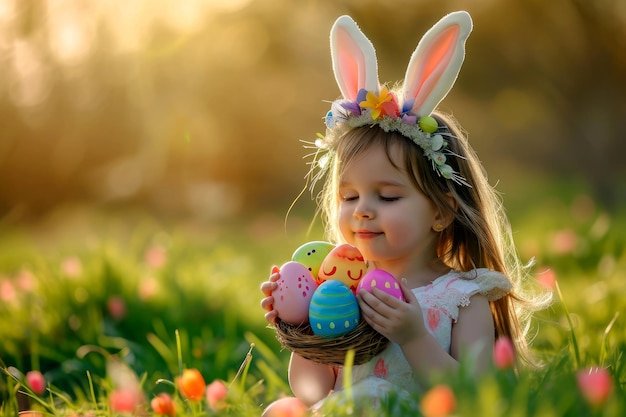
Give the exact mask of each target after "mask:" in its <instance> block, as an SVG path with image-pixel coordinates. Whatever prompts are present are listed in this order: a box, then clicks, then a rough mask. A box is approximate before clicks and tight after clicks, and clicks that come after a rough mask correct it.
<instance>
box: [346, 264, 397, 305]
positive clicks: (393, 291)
mask: <svg viewBox="0 0 626 417" xmlns="http://www.w3.org/2000/svg"><path fill="white" fill-rule="evenodd" d="M361 288H362V289H364V290H366V291H372V288H378V289H380V290H381V291H384V292H386V293H387V294H389V295H392V296H394V297H396V298H397V299H398V300H402V301H405V299H404V295H403V294H402V289H401V288H400V283H399V282H398V280H397V279H396V278H395V277H394V276H393V275H392V274H390V273H389V272H387V271H383V270H382V269H373V270H371V271H369V272H368V273H367V274H365V276H364V277H363V279H361V281H360V282H359V285H358V287H357V292H359V291H360V290H361Z"/></svg>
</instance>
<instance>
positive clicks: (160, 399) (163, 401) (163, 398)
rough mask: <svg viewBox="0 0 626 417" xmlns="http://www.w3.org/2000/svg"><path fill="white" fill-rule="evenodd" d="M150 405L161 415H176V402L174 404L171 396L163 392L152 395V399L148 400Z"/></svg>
mask: <svg viewBox="0 0 626 417" xmlns="http://www.w3.org/2000/svg"><path fill="white" fill-rule="evenodd" d="M150 405H151V406H152V410H154V412H155V413H157V414H160V415H162V416H170V417H173V416H175V415H176V404H174V401H173V400H172V397H170V395H169V394H166V393H164V392H162V393H161V394H159V395H157V396H156V397H154V398H153V399H152V401H150Z"/></svg>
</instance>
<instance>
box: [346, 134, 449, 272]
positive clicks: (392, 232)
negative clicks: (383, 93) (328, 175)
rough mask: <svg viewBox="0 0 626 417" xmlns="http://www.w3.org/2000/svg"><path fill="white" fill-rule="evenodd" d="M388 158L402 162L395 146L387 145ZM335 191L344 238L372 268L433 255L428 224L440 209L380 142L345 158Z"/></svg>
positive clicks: (434, 240)
mask: <svg viewBox="0 0 626 417" xmlns="http://www.w3.org/2000/svg"><path fill="white" fill-rule="evenodd" d="M390 157H391V159H392V161H393V163H394V164H395V165H396V166H398V167H402V166H403V164H402V161H403V159H402V155H401V151H400V149H399V147H398V146H397V145H392V147H391V149H390ZM338 191H339V195H338V198H339V229H340V231H341V234H342V236H343V238H344V239H345V240H346V242H347V243H350V244H351V245H353V246H356V247H357V248H358V249H359V250H360V251H361V253H362V254H363V256H364V257H365V259H367V260H369V261H372V262H374V263H375V264H376V267H377V268H383V269H384V266H385V265H389V263H397V262H404V263H405V265H407V263H408V262H420V261H419V260H422V264H423V265H425V264H426V263H427V262H430V261H431V260H432V259H434V258H435V257H436V244H437V233H435V232H434V231H433V230H432V227H433V225H434V224H435V223H437V222H440V215H439V212H438V210H437V209H436V207H435V205H434V204H433V202H432V201H431V200H430V199H428V198H427V197H426V196H425V195H424V194H422V193H421V192H420V191H419V190H418V189H416V188H415V186H414V185H413V184H412V183H411V180H410V179H409V177H408V175H407V173H406V172H405V171H404V169H402V170H399V169H398V168H396V167H395V166H394V165H393V164H392V163H391V162H390V161H389V158H388V157H387V154H386V152H385V149H384V147H383V145H378V144H377V145H373V146H371V147H369V148H368V149H366V150H365V151H363V152H362V153H361V154H360V155H357V156H356V157H355V158H354V159H353V160H352V161H351V162H350V163H349V165H348V166H347V167H346V168H345V170H344V172H343V175H342V177H341V178H340V181H339V189H338ZM390 269H391V268H390Z"/></svg>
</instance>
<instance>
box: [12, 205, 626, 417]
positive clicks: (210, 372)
mask: <svg viewBox="0 0 626 417" xmlns="http://www.w3.org/2000/svg"><path fill="white" fill-rule="evenodd" d="M511 219H512V223H513V229H514V230H515V237H516V241H517V243H518V247H519V250H520V253H521V255H522V257H523V258H524V259H531V258H534V260H535V266H534V267H533V276H534V278H533V279H536V281H537V282H536V283H535V284H537V286H538V287H539V288H542V289H543V290H544V291H548V292H552V293H553V298H554V302H553V304H552V306H551V307H550V308H548V309H546V310H544V311H541V312H539V313H537V314H536V316H535V318H534V320H533V321H532V328H531V334H532V335H533V338H534V341H533V347H534V350H535V352H536V353H537V355H538V356H539V357H540V358H541V359H542V360H543V362H544V366H543V367H542V368H540V369H538V370H527V369H522V370H520V371H519V372H514V371H513V369H512V368H511V364H512V362H513V360H514V352H513V351H512V350H511V349H510V348H509V347H508V346H507V344H506V342H507V341H506V340H501V341H499V344H498V346H497V348H496V350H495V352H496V354H495V357H494V367H493V372H490V373H489V374H488V375H486V376H485V377H484V378H482V379H481V380H478V381H475V380H472V379H471V378H470V377H469V376H468V372H467V369H461V370H460V371H459V373H458V374H457V375H440V376H437V377H434V380H433V387H432V389H431V390H430V391H428V392H427V393H425V394H424V395H423V396H422V397H421V398H419V402H420V404H421V409H420V412H421V413H422V414H423V415H424V416H427V417H430V416H445V415H450V416H519V417H523V416H555V417H556V416H622V415H626V395H625V385H626V358H624V352H625V351H626V325H625V322H626V312H625V306H626V298H625V297H624V294H626V279H625V278H626V276H625V275H626V272H625V271H626V255H625V254H624V253H625V250H624V249H625V247H626V236H624V234H623V230H625V226H626V224H625V223H626V218H624V216H619V215H610V214H608V213H606V212H604V211H603V210H601V209H599V208H598V207H597V206H596V205H595V204H594V202H593V200H592V199H591V198H589V197H588V196H586V195H584V194H575V193H573V194H572V195H571V196H564V197H562V198H560V199H558V198H551V199H545V200H543V202H542V203H540V204H534V205H532V206H530V205H529V206H528V207H525V206H521V205H517V206H515V207H514V210H513V211H512V212H511ZM287 223H288V224H289V227H287V230H289V232H286V231H285V225H284V219H283V216H282V214H280V215H266V216H262V217H259V218H257V219H252V220H249V221H246V222H233V223H232V224H230V223H228V222H224V223H223V224H220V225H219V226H216V225H213V224H206V223H202V222H200V221H198V222H194V221H187V222H161V221H159V220H158V219H155V218H154V217H151V216H149V215H146V214H143V213H139V212H135V211H133V212H125V213H123V214H120V215H116V214H107V215H103V214H99V213H97V212H95V211H93V210H85V209H81V208H72V209H66V210H65V211H59V212H57V213H55V214H53V215H50V216H49V217H47V218H45V219H42V220H40V221H37V222H35V223H30V224H28V225H18V224H11V223H8V224H7V223H4V224H2V225H0V340H1V341H2V342H1V343H0V368H1V371H2V372H1V373H0V400H1V405H0V415H2V416H15V415H16V414H17V413H18V412H22V414H23V415H29V416H50V415H52V416H114V415H124V414H132V415H168V416H174V415H178V416H206V415H208V416H211V415H215V416H222V415H223V416H228V415H232V416H243V417H245V416H259V415H260V414H261V412H262V410H263V409H264V407H265V406H267V405H268V404H269V403H270V402H272V401H273V400H275V399H277V398H280V397H281V396H283V395H289V387H288V383H287V361H288V356H289V355H288V352H286V351H281V349H280V347H279V346H278V344H277V342H276V340H275V338H274V334H273V331H272V330H271V329H269V328H267V326H266V323H265V321H264V319H263V311H262V310H261V308H260V306H259V301H260V298H261V294H260V291H259V284H260V283H261V281H262V280H263V279H264V278H265V277H266V276H267V275H268V274H269V271H270V268H271V266H272V265H273V264H281V263H283V262H286V261H287V260H289V258H290V256H291V253H292V252H293V250H294V249H295V248H296V247H297V246H299V245H300V244H302V243H303V242H305V241H306V240H314V239H319V238H321V234H320V233H319V232H316V231H315V230H314V231H313V232H312V234H311V235H308V236H307V235H306V233H305V232H306V228H307V222H306V220H300V219H299V218H298V217H297V215H293V216H291V217H290V218H289V219H288V222H287ZM359 406H360V405H359V404H352V403H350V402H349V401H348V402H346V403H343V404H329V405H328V407H329V409H328V410H327V411H328V414H329V415H376V416H380V415H414V414H409V412H411V413H414V411H412V410H408V409H404V408H403V407H404V406H405V405H404V404H402V402H401V401H400V400H399V399H395V398H393V397H392V398H390V399H389V400H388V401H387V402H385V403H384V404H383V407H382V410H377V411H371V409H369V410H368V408H367V407H365V408H362V407H359ZM403 410H404V411H403ZM280 413H282V414H281V415H283V416H296V415H306V414H305V411H303V410H302V409H301V408H299V407H298V404H295V403H294V407H293V408H290V409H287V410H284V411H281V412H280Z"/></svg>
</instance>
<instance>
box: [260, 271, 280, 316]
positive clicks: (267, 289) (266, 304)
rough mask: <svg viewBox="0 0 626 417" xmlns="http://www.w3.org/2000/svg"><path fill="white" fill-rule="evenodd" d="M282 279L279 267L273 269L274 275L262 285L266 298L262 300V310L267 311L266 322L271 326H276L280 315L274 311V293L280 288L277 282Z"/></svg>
mask: <svg viewBox="0 0 626 417" xmlns="http://www.w3.org/2000/svg"><path fill="white" fill-rule="evenodd" d="M279 278H280V273H279V269H278V267H277V266H274V267H272V274H271V275H270V277H269V279H268V280H267V281H265V282H264V283H262V284H261V292H262V293H263V294H264V295H265V298H263V299H262V300H261V308H263V310H266V311H267V313H265V320H267V322H268V323H270V324H276V317H278V313H277V312H276V310H274V297H273V296H272V291H274V290H275V289H276V288H278V284H277V283H276V281H278V279H279Z"/></svg>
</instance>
